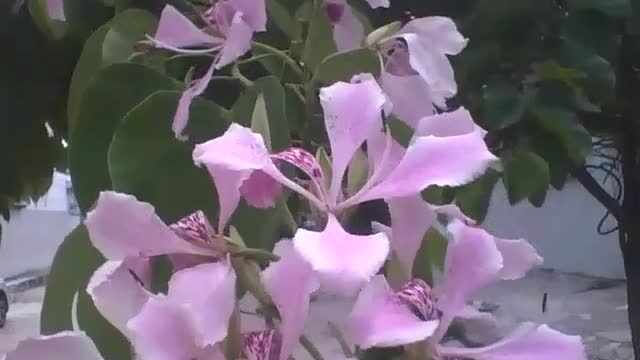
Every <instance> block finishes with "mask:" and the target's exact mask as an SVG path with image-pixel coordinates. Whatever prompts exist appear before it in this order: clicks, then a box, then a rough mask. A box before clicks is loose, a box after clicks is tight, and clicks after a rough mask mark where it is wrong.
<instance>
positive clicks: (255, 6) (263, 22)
mask: <svg viewBox="0 0 640 360" xmlns="http://www.w3.org/2000/svg"><path fill="white" fill-rule="evenodd" d="M229 4H231V6H232V7H233V8H235V9H236V10H237V11H239V12H241V13H242V18H243V20H244V21H245V22H246V23H247V24H249V25H250V26H251V29H253V31H256V32H258V31H265V30H267V8H266V6H265V0H229Z"/></svg>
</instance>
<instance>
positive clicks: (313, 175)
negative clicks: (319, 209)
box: [271, 147, 326, 199]
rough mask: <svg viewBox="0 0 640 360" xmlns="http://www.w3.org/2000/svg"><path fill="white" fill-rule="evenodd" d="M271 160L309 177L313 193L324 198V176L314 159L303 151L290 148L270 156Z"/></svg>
mask: <svg viewBox="0 0 640 360" xmlns="http://www.w3.org/2000/svg"><path fill="white" fill-rule="evenodd" d="M271 157H272V158H273V159H277V160H281V161H286V162H288V163H289V164H292V165H294V166H295V167H297V168H298V169H299V170H301V171H302V172H303V173H304V174H305V175H307V176H308V177H309V179H310V180H311V182H312V184H313V185H314V187H315V191H316V193H317V194H319V196H320V198H321V199H324V198H325V197H326V189H325V184H326V182H325V176H324V172H323V171H322V167H321V166H320V164H319V163H318V160H316V157H315V156H314V155H313V154H311V153H310V152H308V151H307V150H305V149H301V148H296V147H291V148H288V149H286V150H283V151H281V152H279V153H277V154H274V155H272V156H271Z"/></svg>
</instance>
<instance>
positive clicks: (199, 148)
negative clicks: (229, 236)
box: [193, 123, 323, 224]
mask: <svg viewBox="0 0 640 360" xmlns="http://www.w3.org/2000/svg"><path fill="white" fill-rule="evenodd" d="M193 160H194V162H195V164H196V165H198V166H202V165H205V166H206V167H207V169H208V170H209V173H210V174H211V176H212V177H213V180H214V182H215V183H216V188H217V189H218V196H219V198H220V222H221V224H226V221H227V220H228V219H229V217H230V215H231V214H232V213H233V211H234V210H235V208H236V207H237V205H238V201H239V200H240V186H241V185H242V183H243V181H245V180H246V179H247V178H249V176H250V175H251V173H252V172H253V171H256V170H262V171H263V172H265V173H266V174H268V175H269V176H271V177H272V178H274V179H275V180H276V181H278V182H280V183H281V184H283V185H284V186H286V187H288V188H290V189H292V190H294V191H296V192H298V193H300V194H301V195H303V196H305V197H307V198H308V199H310V200H311V201H312V202H314V204H316V206H319V207H320V208H323V204H322V203H321V202H320V200H318V198H316V197H315V196H314V195H312V194H311V193H309V192H308V191H306V190H305V189H304V188H302V187H301V186H300V185H298V184H296V183H294V182H293V181H291V180H289V179H288V178H287V177H285V176H284V175H283V174H282V173H281V172H280V170H278V168H277V167H276V166H275V165H274V163H273V161H272V160H271V158H270V156H269V152H268V151H267V148H266V146H265V144H264V140H263V139H262V136H260V135H259V134H256V133H254V132H252V131H251V129H248V128H245V127H243V126H241V125H238V124H236V123H233V124H231V125H230V126H229V128H228V129H227V131H226V132H225V133H224V134H223V135H222V136H220V137H218V138H215V139H212V140H209V141H207V142H205V143H202V144H199V145H196V147H195V149H194V151H193Z"/></svg>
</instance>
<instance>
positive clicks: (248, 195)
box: [240, 170, 282, 209]
mask: <svg viewBox="0 0 640 360" xmlns="http://www.w3.org/2000/svg"><path fill="white" fill-rule="evenodd" d="M281 192H282V184H280V183H279V182H277V181H275V180H274V179H273V178H272V177H271V176H269V175H267V174H266V173H265V172H263V171H261V170H257V171H254V172H252V173H251V175H250V176H249V178H248V179H247V180H245V181H244V182H243V183H242V185H241V186H240V194H242V197H243V198H244V199H245V200H246V201H247V203H249V205H251V206H253V207H256V208H259V209H267V208H272V207H274V206H275V205H276V200H277V199H278V196H279V195H280V193H281Z"/></svg>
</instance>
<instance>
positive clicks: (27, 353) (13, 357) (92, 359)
mask: <svg viewBox="0 0 640 360" xmlns="http://www.w3.org/2000/svg"><path fill="white" fill-rule="evenodd" d="M3 359H4V360H36V359H47V360H102V356H101V355H100V353H99V352H98V349H97V348H96V346H95V345H94V344H93V341H91V339H90V338H89V337H88V336H87V335H86V334H85V333H83V332H71V331H65V332H60V333H57V334H55V335H50V336H40V337H37V338H29V339H25V340H22V341H21V342H20V343H19V344H18V346H17V347H16V348H15V350H13V351H10V352H9V353H7V354H6V355H5V357H4V358H3Z"/></svg>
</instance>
